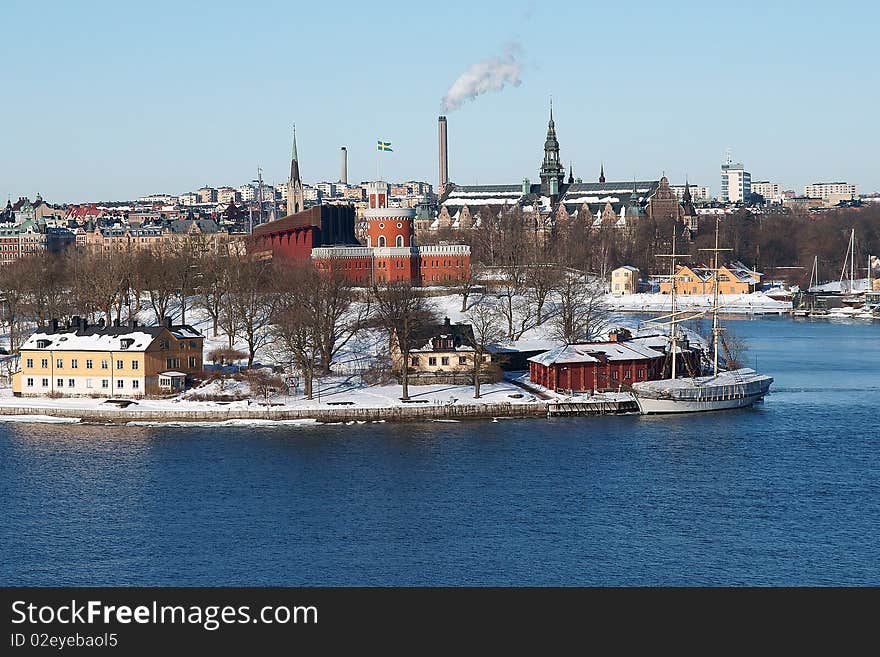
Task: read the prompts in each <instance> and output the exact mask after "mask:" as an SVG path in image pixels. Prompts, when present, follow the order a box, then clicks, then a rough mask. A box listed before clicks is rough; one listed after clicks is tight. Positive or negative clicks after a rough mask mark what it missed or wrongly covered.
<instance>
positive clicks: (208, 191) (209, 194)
mask: <svg viewBox="0 0 880 657" xmlns="http://www.w3.org/2000/svg"><path fill="white" fill-rule="evenodd" d="M196 196H197V197H198V202H199V203H216V202H217V190H216V189H214V188H213V187H208V186H205V187H202V188H201V189H199V190H197V191H196Z"/></svg>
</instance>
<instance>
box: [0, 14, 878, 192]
mask: <svg viewBox="0 0 880 657" xmlns="http://www.w3.org/2000/svg"><path fill="white" fill-rule="evenodd" d="M878 24H880V9H878V4H877V3H874V2H852V1H846V0H844V1H841V2H836V3H828V2H821V3H820V2H811V1H807V2H799V3H791V2H780V1H776V0H770V1H764V2H751V1H749V0H741V1H740V2H738V3H723V4H722V3H706V2H674V1H670V2H665V3H659V2H640V1H639V0H635V1H632V2H629V3H626V4H624V5H621V4H620V3H614V2H608V1H607V0H605V1H603V2H570V3H541V2H531V1H529V0H523V1H520V2H516V1H513V2H511V1H507V2H505V1H499V0H491V1H481V2H479V3H477V2H473V1H470V2H458V1H457V0H445V1H444V2H442V3H436V2H432V3H421V2H380V1H375V2H372V3H347V2H334V3H330V2H324V3H313V2H308V3H305V2H290V1H289V0H288V1H287V2H247V3H245V2H204V3H188V2H163V1H151V2H149V3H127V2H89V1H88V0H81V1H79V2H76V3H68V2H32V1H20V0H3V3H2V7H0V31H2V38H0V82H2V101H0V195H2V197H3V199H2V200H3V202H5V198H6V197H13V198H15V197H17V196H20V195H30V196H31V197H33V196H34V194H36V193H37V192H40V193H42V195H43V197H44V198H46V199H47V200H50V201H83V200H96V199H115V198H134V197H136V196H140V195H144V194H150V193H161V192H164V193H172V194H178V193H182V192H185V191H189V190H192V189H195V188H197V187H199V186H201V185H203V184H211V185H214V186H219V185H224V184H230V185H239V184H242V183H244V182H247V181H248V180H250V179H252V178H254V177H255V175H256V167H257V165H258V164H259V165H261V166H262V167H263V170H264V178H265V179H266V180H268V181H269V182H275V181H277V180H280V179H282V178H284V177H285V176H286V174H287V171H288V157H289V152H290V130H291V125H292V124H293V123H294V122H295V123H296V126H297V137H298V146H299V155H300V162H301V170H302V172H303V177H304V179H305V180H306V182H317V181H320V180H336V179H337V178H338V175H339V147H340V146H343V145H344V146H347V147H348V152H349V179H350V181H351V180H354V181H360V180H367V179H371V178H374V177H375V175H376V139H377V138H384V139H387V140H390V141H391V142H393V144H394V151H395V152H394V153H393V154H388V155H385V156H384V157H383V160H382V174H383V177H385V178H386V179H392V180H403V179H421V180H428V181H430V182H432V183H435V184H436V180H437V145H436V144H437V116H438V114H439V113H440V104H441V100H442V98H443V96H444V94H445V92H446V90H447V89H448V87H449V86H450V85H451V84H452V83H453V82H454V81H455V80H456V78H457V77H458V76H459V75H460V74H461V73H462V72H463V71H464V70H465V69H467V68H468V66H470V65H471V64H474V63H476V62H478V61H481V60H485V59H487V58H490V57H492V56H495V55H497V54H498V53H500V52H501V51H502V50H503V49H504V47H505V45H506V44H508V43H517V44H519V46H520V47H521V52H522V67H523V68H522V75H521V77H522V84H521V85H519V86H518V87H510V88H507V89H505V90H503V91H501V92H498V93H491V94H487V95H484V96H481V97H479V98H478V99H476V100H475V101H473V102H470V103H466V104H464V105H463V106H462V107H461V108H460V109H458V110H456V111H454V112H451V113H449V114H448V120H449V148H450V177H451V178H452V180H454V181H456V182H459V183H468V184H471V183H508V182H509V183H517V182H519V181H520V180H522V178H524V177H529V178H531V179H535V178H536V176H537V170H538V168H539V165H540V161H541V156H542V146H543V139H544V134H545V131H546V123H547V104H548V97H549V96H550V95H551V94H552V95H553V98H554V113H555V117H556V124H557V131H558V135H559V140H560V143H561V155H562V158H563V161H564V162H565V163H566V165H567V164H568V163H569V162H573V164H574V171H575V175H576V176H582V177H583V178H584V179H593V178H594V177H595V176H596V175H598V170H599V165H600V162H604V163H605V170H606V174H607V176H608V178H609V179H625V180H631V179H632V178H633V177H634V176H635V177H638V178H642V179H644V178H652V177H657V176H659V175H660V174H661V173H663V172H665V173H666V174H667V175H668V176H669V177H670V179H671V180H672V182H683V180H684V178H685V176H687V177H688V178H689V179H690V180H691V182H696V183H699V184H708V185H709V186H710V187H711V188H712V191H713V193H717V192H718V187H719V181H718V179H719V173H718V171H719V164H720V162H721V159H722V156H723V153H724V151H725V149H727V148H731V149H732V151H733V156H734V159H736V160H741V161H743V162H744V163H745V165H746V168H747V169H748V170H750V171H751V172H752V176H753V179H756V180H764V179H770V180H774V181H779V182H781V183H782V184H783V185H784V186H785V187H786V188H794V189H798V190H800V191H802V186H803V185H804V184H806V183H809V182H814V181H818V180H830V179H834V180H849V181H852V182H856V183H858V184H859V188H860V190H861V191H874V190H878V189H880V170H878V167H877V157H876V153H877V152H878V150H880V130H878V129H877V125H876V113H877V109H876V108H877V107H878V105H880V98H878V96H880V85H878V75H877V62H878V61H880V58H878V54H880V53H878V45H877V34H876V26H877V25H878Z"/></svg>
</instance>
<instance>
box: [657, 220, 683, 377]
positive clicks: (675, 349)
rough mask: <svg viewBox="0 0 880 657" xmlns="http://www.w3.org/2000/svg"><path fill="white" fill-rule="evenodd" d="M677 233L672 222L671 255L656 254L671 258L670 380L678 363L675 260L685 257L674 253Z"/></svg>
mask: <svg viewBox="0 0 880 657" xmlns="http://www.w3.org/2000/svg"><path fill="white" fill-rule="evenodd" d="M677 232H678V225H677V223H675V222H673V225H672V253H658V254H657V257H658V258H671V259H672V260H671V265H670V268H671V271H672V274H671V276H670V277H669V278H670V281H671V282H672V290H671V293H672V313H671V314H670V321H669V342H670V345H671V348H672V376H671V377H670V378H672V379H674V378H676V375H677V372H678V361H677V357H678V330H677V329H676V324H677V321H676V320H677V319H678V305H677V290H676V288H677V287H678V281H677V280H676V269H675V259H676V258H683V257H685V254H682V253H676V252H675V236H676V233H677Z"/></svg>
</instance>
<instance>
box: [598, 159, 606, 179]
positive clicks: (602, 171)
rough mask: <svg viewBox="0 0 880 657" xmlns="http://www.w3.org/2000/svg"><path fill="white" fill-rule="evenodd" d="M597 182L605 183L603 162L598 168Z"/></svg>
mask: <svg viewBox="0 0 880 657" xmlns="http://www.w3.org/2000/svg"><path fill="white" fill-rule="evenodd" d="M599 184H601V185H604V184H605V163H604V162H603V163H602V165H601V167H600V168H599Z"/></svg>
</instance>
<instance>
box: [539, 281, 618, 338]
mask: <svg viewBox="0 0 880 657" xmlns="http://www.w3.org/2000/svg"><path fill="white" fill-rule="evenodd" d="M557 297H558V303H557V308H556V312H555V313H554V315H553V316H552V317H551V318H550V322H551V334H552V336H553V337H554V338H555V339H557V340H560V341H562V342H564V343H565V344H577V343H578V342H586V341H588V340H592V339H594V338H596V337H597V336H598V335H599V334H601V333H602V332H603V331H605V330H607V329H608V328H609V326H610V317H611V315H610V313H609V311H608V309H607V307H606V305H605V302H604V297H605V289H604V287H603V285H602V284H601V283H600V282H599V281H597V280H595V279H591V278H588V277H587V276H585V275H582V274H575V273H571V272H567V273H566V275H565V276H563V278H562V281H561V283H560V285H559V290H558V293H557Z"/></svg>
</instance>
